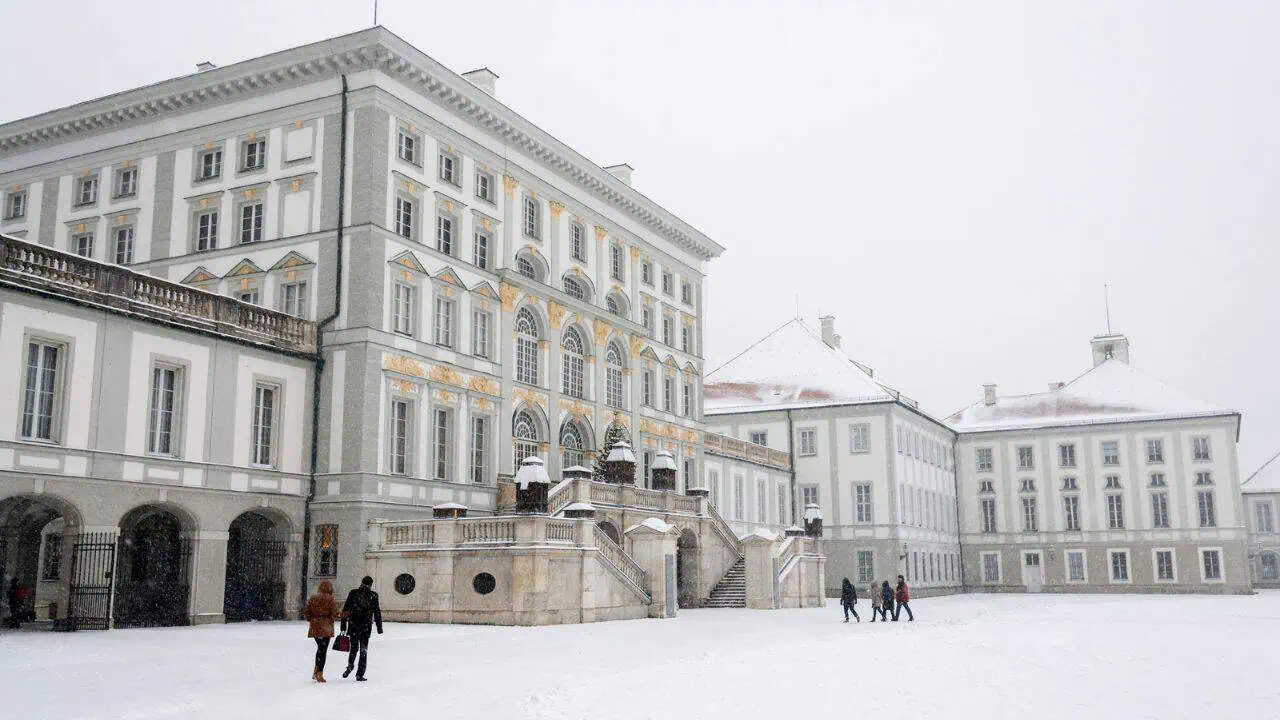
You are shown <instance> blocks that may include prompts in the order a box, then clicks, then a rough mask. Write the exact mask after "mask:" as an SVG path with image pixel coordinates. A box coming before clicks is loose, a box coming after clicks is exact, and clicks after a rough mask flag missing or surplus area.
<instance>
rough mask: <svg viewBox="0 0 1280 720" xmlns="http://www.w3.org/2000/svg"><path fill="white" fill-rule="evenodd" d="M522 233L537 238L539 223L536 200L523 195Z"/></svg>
mask: <svg viewBox="0 0 1280 720" xmlns="http://www.w3.org/2000/svg"><path fill="white" fill-rule="evenodd" d="M523 219H524V234H525V236H526V237H531V238H533V239H534V240H537V239H538V237H539V232H538V231H539V229H540V227H541V223H540V222H539V218H538V201H537V200H534V199H533V198H532V197H530V196H528V195H525V197H524V218H523Z"/></svg>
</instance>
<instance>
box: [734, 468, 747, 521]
mask: <svg viewBox="0 0 1280 720" xmlns="http://www.w3.org/2000/svg"><path fill="white" fill-rule="evenodd" d="M745 494H746V484H745V481H743V479H742V476H741V475H734V476H733V517H734V518H735V519H737V520H743V519H744V518H743V516H742V506H743V502H742V496H743V495H745Z"/></svg>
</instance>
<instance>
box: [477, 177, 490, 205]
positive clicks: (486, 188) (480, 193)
mask: <svg viewBox="0 0 1280 720" xmlns="http://www.w3.org/2000/svg"><path fill="white" fill-rule="evenodd" d="M476 197H478V198H480V199H481V200H484V201H485V202H493V176H492V175H490V174H489V173H487V172H484V171H481V170H477V171H476Z"/></svg>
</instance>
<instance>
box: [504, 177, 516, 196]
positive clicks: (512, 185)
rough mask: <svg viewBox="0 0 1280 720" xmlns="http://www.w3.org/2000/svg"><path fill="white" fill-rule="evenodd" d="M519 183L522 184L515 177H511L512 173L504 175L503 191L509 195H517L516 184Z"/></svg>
mask: <svg viewBox="0 0 1280 720" xmlns="http://www.w3.org/2000/svg"><path fill="white" fill-rule="evenodd" d="M519 184H520V183H519V181H517V180H516V179H515V178H513V177H511V176H510V175H503V176H502V191H503V192H505V193H506V194H508V195H515V194H516V186H517V185H519Z"/></svg>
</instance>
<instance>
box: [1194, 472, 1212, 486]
mask: <svg viewBox="0 0 1280 720" xmlns="http://www.w3.org/2000/svg"><path fill="white" fill-rule="evenodd" d="M1212 484H1213V473H1210V472H1205V471H1201V472H1198V473H1196V485H1212Z"/></svg>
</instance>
